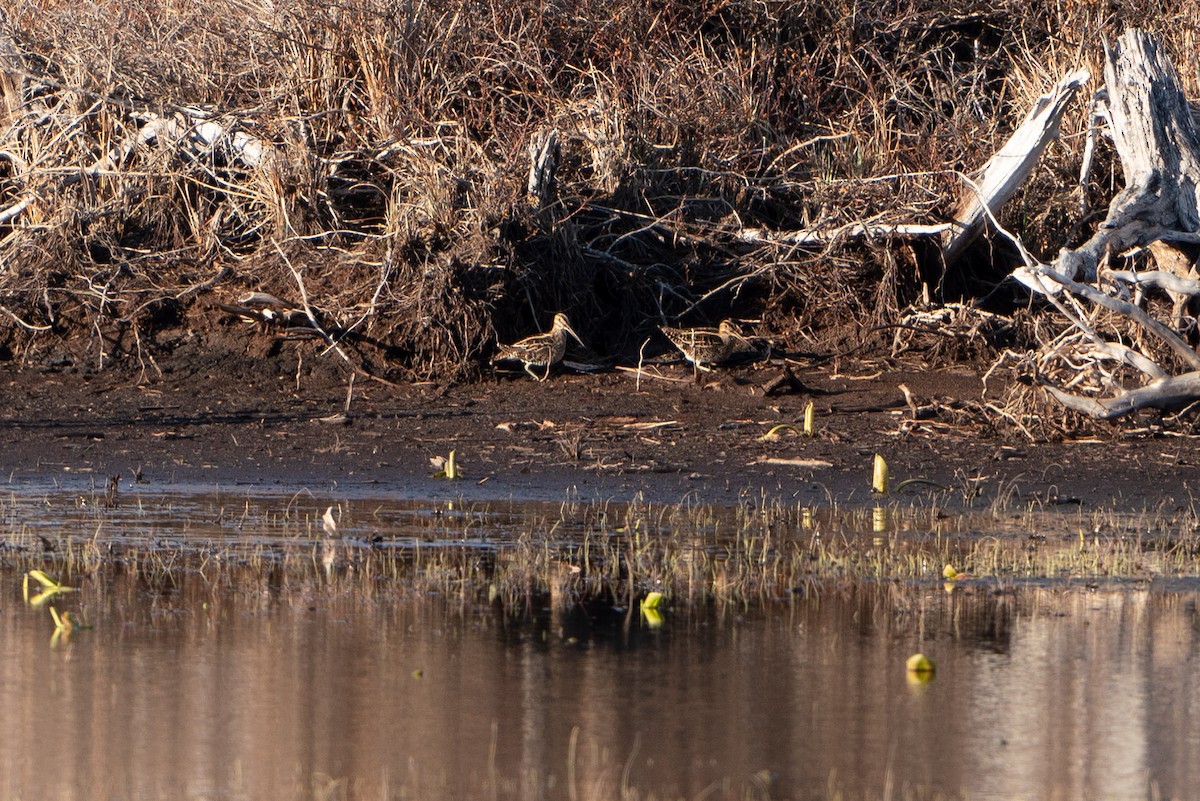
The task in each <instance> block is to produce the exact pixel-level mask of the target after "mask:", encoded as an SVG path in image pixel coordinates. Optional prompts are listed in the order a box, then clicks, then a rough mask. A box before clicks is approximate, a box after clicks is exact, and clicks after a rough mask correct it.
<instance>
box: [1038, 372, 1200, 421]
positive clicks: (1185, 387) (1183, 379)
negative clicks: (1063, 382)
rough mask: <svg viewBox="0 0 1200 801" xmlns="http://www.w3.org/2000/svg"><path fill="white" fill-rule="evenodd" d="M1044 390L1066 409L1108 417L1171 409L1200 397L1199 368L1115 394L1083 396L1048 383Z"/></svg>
mask: <svg viewBox="0 0 1200 801" xmlns="http://www.w3.org/2000/svg"><path fill="white" fill-rule="evenodd" d="M1045 390H1046V391H1047V392H1049V393H1050V394H1051V395H1052V396H1054V398H1055V399H1056V400H1057V401H1058V402H1059V403H1061V404H1062V405H1063V406H1066V407H1067V408H1068V409H1073V410H1075V411H1077V412H1082V413H1083V414H1087V415H1091V416H1092V417H1096V418H1099V419H1101V420H1111V419H1113V418H1116V417H1121V416H1123V415H1126V414H1130V413H1132V412H1136V411H1138V410H1139V409H1149V408H1154V409H1164V410H1174V409H1182V408H1183V407H1185V406H1187V405H1188V404H1191V403H1195V402H1196V401H1197V400H1200V371H1195V370H1194V371H1192V372H1189V373H1182V374H1181V375H1173V376H1168V377H1166V378H1160V379H1158V380H1156V381H1151V382H1150V383H1149V384H1146V385H1145V386H1144V387H1139V388H1137V389H1131V390H1128V391H1126V392H1122V393H1121V394H1120V395H1118V396H1117V397H1115V398H1085V397H1081V396H1079V395H1072V394H1071V393H1069V392H1064V391H1063V390H1061V389H1058V388H1057V387H1050V386H1047V387H1045Z"/></svg>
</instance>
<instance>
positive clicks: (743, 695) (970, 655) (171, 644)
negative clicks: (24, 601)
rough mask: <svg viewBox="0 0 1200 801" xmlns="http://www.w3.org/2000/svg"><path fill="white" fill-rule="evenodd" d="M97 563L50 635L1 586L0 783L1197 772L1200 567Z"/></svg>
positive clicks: (693, 789) (674, 780) (1107, 778)
mask: <svg viewBox="0 0 1200 801" xmlns="http://www.w3.org/2000/svg"><path fill="white" fill-rule="evenodd" d="M17 581H18V578H17V576H16V575H13V574H11V573H10V574H7V575H5V577H4V584H5V586H7V587H9V588H10V590H11V588H13V587H15V586H17V584H16V582H17ZM18 592H19V591H18ZM84 592H85V593H86V594H87V595H88V597H89V598H90V599H92V600H91V601H90V603H89V604H87V605H86V606H85V607H84V611H85V616H86V617H87V618H88V619H89V622H91V623H93V624H95V628H94V629H93V630H90V631H81V632H76V633H75V634H74V635H73V636H72V638H71V641H70V642H69V643H68V644H65V645H60V647H58V648H54V649H52V648H51V647H50V644H49V640H50V633H51V629H52V627H51V626H50V625H49V622H48V616H47V615H46V612H45V610H30V609H27V608H24V607H22V606H21V605H20V604H19V603H9V604H7V605H5V606H4V607H3V611H2V613H0V614H2V617H3V625H2V626H0V706H2V708H3V709H4V711H5V715H4V718H5V724H6V725H5V726H4V728H3V733H2V734H0V738H2V740H0V795H2V796H3V797H5V798H10V797H12V798H15V797H22V798H32V797H37V798H96V797H102V796H107V797H114V798H118V797H119V798H246V799H273V798H280V799H282V798H287V799H291V798H370V799H377V798H449V797H454V798H488V799H491V798H514V799H515V798H520V799H530V798H580V799H589V798H611V797H615V796H618V795H619V794H620V793H621V789H622V788H623V787H627V788H631V789H632V791H636V792H637V793H638V794H640V797H646V795H648V794H653V795H654V796H656V797H660V798H663V797H667V798H669V797H685V798H696V797H700V796H702V795H703V796H704V797H709V798H724V797H745V796H752V797H765V796H768V795H769V796H770V797H790V798H827V797H831V796H832V795H833V794H835V793H836V792H841V793H844V797H848V798H862V797H869V798H877V797H884V796H885V795H886V794H887V792H888V790H889V788H893V789H894V790H895V791H896V792H901V791H905V792H907V791H912V792H913V793H914V794H916V795H917V796H918V797H932V796H935V795H938V796H959V795H969V796H970V797H971V798H976V799H979V798H997V799H999V798H1014V797H1026V798H1056V799H1059V798H1061V799H1084V798H1089V799H1090V798H1131V797H1145V796H1147V795H1148V794H1149V793H1150V791H1151V787H1152V784H1153V786H1155V787H1157V788H1158V790H1159V791H1160V792H1161V793H1162V794H1163V795H1164V796H1181V797H1189V796H1194V795H1195V794H1196V791H1197V788H1200V775H1198V774H1200V767H1197V765H1200V762H1197V760H1196V759H1195V757H1196V756H1197V754H1200V747H1198V746H1200V722H1197V721H1200V717H1198V716H1197V715H1195V714H1193V713H1194V712H1195V711H1196V709H1197V694H1198V690H1197V687H1196V683H1195V682H1194V681H1193V679H1192V676H1193V673H1194V671H1193V669H1192V668H1193V666H1194V664H1195V657H1196V648H1197V637H1196V630H1197V629H1196V606H1195V594H1194V593H1191V592H1162V591H1158V590H1151V589H1149V588H1146V587H1142V588H1132V589H1130V588H1124V589H1120V590H1116V591H1104V590H1100V591H1089V590H1086V589H1083V588H1074V587H1066V588H1057V589H1038V588H1024V589H1020V590H1018V591H1016V592H1012V593H1005V594H996V593H995V592H993V590H992V589H991V588H988V587H982V586H980V587H975V588H971V587H968V588H966V589H965V590H959V591H956V592H955V593H953V594H947V593H945V592H944V591H943V590H942V588H941V586H940V585H938V586H936V587H905V586H899V585H892V584H885V585H857V586H854V585H847V586H844V587H826V588H823V589H822V591H821V592H819V593H816V594H809V595H806V596H797V597H796V598H794V599H793V600H792V601H791V602H778V603H774V604H772V605H770V606H768V607H767V608H765V609H763V610H759V611H756V612H753V613H751V612H748V611H746V610H738V609H733V608H725V609H720V608H717V609H712V610H709V611H706V612H704V613H701V612H687V611H683V610H672V611H668V612H667V615H666V617H667V622H666V625H665V626H663V627H662V628H660V629H656V630H650V629H648V628H647V627H645V626H643V625H642V623H641V622H640V620H639V619H638V617H637V616H635V615H627V614H625V613H623V612H622V611H620V610H618V611H617V612H611V611H610V612H609V613H607V614H603V615H598V616H597V615H595V614H587V613H585V612H584V611H583V610H579V609H566V610H558V611H551V610H549V609H541V608H532V609H530V610H529V614H528V615H521V614H516V613H514V612H513V611H511V610H510V611H508V612H504V611H501V610H499V609H498V608H495V607H480V606H472V605H464V604H463V603H461V602H459V601H457V600H449V599H445V598H438V597H430V598H414V597H411V596H409V595H404V594H403V593H401V594H398V595H397V597H393V598H389V597H381V596H380V595H379V594H378V593H375V594H365V593H354V592H342V593H332V594H331V593H327V592H322V591H321V590H320V588H318V587H317V586H316V585H312V586H306V585H293V586H284V587H274V588H273V587H271V586H270V585H269V583H263V584H261V585H260V584H256V583H254V582H250V581H248V582H246V583H245V584H241V585H236V583H235V586H226V587H216V588H214V587H213V586H212V584H211V583H210V582H208V581H206V580H205V579H203V578H201V577H200V576H197V575H182V576H179V577H178V580H177V581H175V582H171V583H167V584H162V585H159V586H147V585H146V583H145V581H144V580H143V579H139V578H137V577H135V576H122V575H116V576H108V577H97V578H96V579H94V580H92V581H91V582H90V583H89V584H88V585H87V586H85V587H84ZM8 597H10V598H13V597H14V595H13V593H12V592H11V591H10V592H9V596H8ZM593 611H594V610H593ZM916 650H922V651H924V652H925V653H927V654H929V655H930V656H932V657H933V658H934V659H935V660H936V661H937V663H938V670H937V676H936V679H935V680H934V681H933V682H932V683H930V684H927V685H913V684H910V683H909V682H908V681H907V679H906V676H905V673H904V669H903V664H904V660H905V658H906V657H907V656H908V655H909V654H910V653H912V652H914V651H916ZM706 794H707V795H706Z"/></svg>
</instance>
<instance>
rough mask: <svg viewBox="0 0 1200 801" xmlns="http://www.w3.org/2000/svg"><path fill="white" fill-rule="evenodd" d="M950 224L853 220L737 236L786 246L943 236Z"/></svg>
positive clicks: (746, 231)
mask: <svg viewBox="0 0 1200 801" xmlns="http://www.w3.org/2000/svg"><path fill="white" fill-rule="evenodd" d="M951 227H952V225H951V224H950V223H937V224H934V225H922V224H918V223H862V222H856V223H849V224H847V225H840V226H837V227H836V228H811V229H803V230H799V231H767V230H765V229H763V228H743V229H742V230H740V231H738V232H737V233H736V234H735V235H736V236H737V238H738V239H740V240H741V241H743V242H778V243H780V244H784V245H827V244H829V243H830V242H836V241H839V240H843V239H919V238H922V237H930V236H941V235H942V234H943V233H945V232H946V231H948V230H949V229H950V228H951Z"/></svg>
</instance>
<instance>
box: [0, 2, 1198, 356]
mask: <svg viewBox="0 0 1200 801" xmlns="http://www.w3.org/2000/svg"><path fill="white" fill-rule="evenodd" d="M1196 11H1197V9H1196V8H1194V7H1192V6H1191V5H1190V4H1187V3H1185V4H1183V5H1182V6H1179V7H1177V8H1176V9H1175V12H1174V16H1170V17H1168V16H1166V15H1164V13H1163V11H1162V9H1157V8H1151V7H1149V6H1144V5H1141V6H1139V5H1134V4H1118V5H1116V6H1114V5H1113V4H1111V3H1100V2H1071V3H1033V4H1029V3H1025V2H1016V0H1006V2H1000V3H978V2H973V3H968V4H967V5H965V6H962V7H960V8H959V9H958V10H956V11H955V12H954V13H948V12H946V11H945V10H943V7H942V6H940V5H939V4H935V3H925V2H917V1H916V0H910V1H909V2H903V3H900V4H899V5H897V4H895V3H882V2H867V3H854V4H838V3H833V4H830V3H824V2H822V3H818V2H799V3H795V2H782V1H781V0H770V2H743V1H742V0H735V2H728V3H719V4H711V3H710V4H696V3H692V2H682V1H680V0H665V1H664V2H660V3H656V4H650V5H647V4H645V3H640V2H633V0H618V2H605V3H599V2H585V3H583V4H582V5H581V4H579V3H574V4H566V3H557V2H552V3H549V4H545V3H534V4H530V3H524V4H523V3H522V2H521V0H518V1H517V5H516V6H514V5H513V3H512V2H509V3H495V2H485V3H477V2H463V1H462V0H455V1H453V2H447V3H432V4H426V3H413V4H407V5H399V6H398V5H396V4H395V3H389V2H383V0H345V2H339V3H292V2H276V1H275V0H213V1H212V2H207V3H204V4H194V3H184V2H171V1H169V0H163V1H161V2H155V3H151V4H134V3H129V2H124V1H119V0H101V1H100V2H94V3H89V4H83V5H80V4H77V3H65V2H58V1H57V0H18V1H17V2H16V3H13V4H10V5H9V6H8V11H7V14H8V17H9V22H10V27H11V33H12V36H13V39H14V41H15V43H16V44H17V45H18V47H19V48H20V49H21V51H22V52H23V55H24V67H23V69H24V72H23V74H22V75H20V76H19V77H20V78H22V79H23V80H24V89H23V91H24V93H25V96H24V104H23V105H21V106H20V107H19V108H17V109H16V110H15V111H14V112H13V113H12V114H10V115H9V118H8V119H7V121H5V122H4V123H3V124H2V125H0V151H2V153H3V155H4V157H3V158H0V209H4V208H9V207H11V206H12V205H13V204H15V203H18V202H20V201H22V200H28V201H29V206H28V208H27V209H26V210H25V212H24V213H23V214H22V215H20V216H19V217H16V218H15V219H13V220H12V221H11V222H9V223H7V224H0V262H2V263H3V264H4V265H5V267H4V268H3V270H0V306H2V307H3V308H2V309H0V317H2V318H3V319H0V353H2V354H3V355H4V356H6V357H7V358H9V359H11V360H15V361H17V362H20V363H39V362H40V361H42V360H45V359H48V358H53V359H59V360H62V359H68V360H71V361H73V362H75V363H79V364H84V365H87V366H100V365H106V364H108V363H110V362H113V361H116V362H122V363H128V364H133V365H135V366H136V365H139V364H140V365H141V367H143V368H144V369H147V370H153V369H156V368H157V366H158V362H159V361H161V360H163V359H165V358H168V357H170V356H171V355H173V354H175V353H177V352H178V351H179V349H181V348H193V349H195V350H196V351H198V352H205V351H209V352H212V351H218V350H225V351H231V352H235V353H236V352H239V350H242V349H250V350H253V349H252V347H251V346H250V345H247V344H245V343H246V341H248V340H249V339H251V338H252V333H251V332H249V331H245V330H243V328H242V327H241V325H240V324H237V323H235V322H234V321H233V320H232V319H231V318H230V317H229V316H228V315H226V314H222V313H220V312H217V311H214V310H213V309H212V307H211V304H212V303H214V302H226V303H229V302H232V301H233V299H235V298H236V297H237V296H238V295H240V294H242V293H243V292H245V291H247V290H259V291H265V292H270V293H272V294H275V295H277V296H279V297H281V298H284V299H287V300H289V301H291V302H293V303H296V304H299V303H300V302H301V296H300V286H299V285H300V284H303V285H304V289H305V290H306V293H307V296H308V298H309V301H310V303H311V305H312V307H313V308H314V309H315V310H316V311H317V312H318V313H319V319H320V321H321V323H322V326H323V328H324V329H325V330H326V332H328V333H330V334H331V335H333V336H334V337H336V338H339V340H340V341H341V343H342V345H343V347H344V348H345V349H346V352H347V353H348V354H350V358H351V361H352V362H353V363H354V364H355V365H356V366H359V367H362V368H364V369H366V370H367V371H368V372H372V373H375V374H379V375H384V376H389V377H392V378H400V377H411V376H435V375H436V376H443V377H454V376H467V375H471V374H473V373H475V372H476V371H478V369H479V368H480V366H481V365H483V364H485V363H486V357H487V356H488V355H489V354H490V353H491V351H492V350H493V349H494V347H495V343H496V340H497V338H499V339H501V340H511V339H513V338H516V337H517V336H521V335H525V334H528V333H530V332H532V331H535V330H540V329H542V328H544V327H545V325H546V323H547V321H548V319H549V317H550V316H551V314H552V313H553V312H554V311H557V310H566V311H568V312H569V313H571V314H572V320H574V321H578V322H577V326H578V327H579V328H580V329H581V333H582V334H583V335H584V338H585V339H586V340H587V341H588V342H589V344H591V345H592V347H593V348H594V349H595V350H596V351H597V352H599V353H601V354H611V355H622V354H626V355H627V354H629V353H632V352H634V351H635V350H636V347H637V345H638V344H639V343H640V342H641V341H642V339H644V337H645V334H646V332H647V331H649V330H651V327H652V326H653V325H654V324H655V323H658V322H663V321H666V320H675V319H682V320H683V321H684V322H701V321H713V320H716V319H720V318H722V317H725V316H731V315H733V316H742V317H761V318H762V319H763V320H764V321H765V328H766V329H768V330H770V331H772V332H774V333H779V334H783V335H787V336H792V337H793V338H798V334H799V332H801V331H807V332H810V333H811V332H813V331H816V332H821V334H822V335H823V337H824V338H825V341H826V342H829V343H830V346H831V347H836V343H837V341H838V337H842V338H843V339H845V338H846V337H848V336H851V337H852V338H857V337H858V336H859V335H858V334H857V333H856V331H857V327H858V326H861V325H869V324H871V323H877V322H883V321H890V320H891V319H892V318H893V317H894V315H895V313H896V312H897V311H898V310H899V309H900V308H902V307H903V306H905V305H906V304H907V303H909V302H910V301H911V300H912V299H913V298H914V297H916V296H917V294H919V291H920V287H921V284H922V283H923V282H924V283H928V284H929V285H930V286H931V287H934V288H935V293H939V292H940V293H943V294H944V296H945V297H948V298H951V299H953V298H955V297H958V296H960V295H962V294H964V293H965V294H967V295H968V296H969V295H974V294H982V293H984V292H986V291H987V290H988V289H989V288H990V281H991V277H994V275H995V274H996V270H995V269H994V268H992V267H990V266H989V265H988V264H987V262H986V254H985V258H984V259H983V260H976V261H975V262H973V263H971V264H968V265H967V266H966V269H964V270H961V271H956V272H954V273H953V274H950V275H946V274H943V271H942V269H941V267H940V266H939V265H938V264H937V260H936V258H935V257H934V254H931V253H929V252H926V251H925V250H923V249H921V248H919V247H918V248H912V247H908V246H899V245H897V246H886V247H883V246H880V247H873V246H868V245H864V244H862V243H851V242H840V243H834V244H833V245H831V246H829V247H827V248H824V249H819V250H796V249H794V248H788V247H783V246H776V245H769V244H761V243H760V244H755V245H748V244H744V243H739V242H738V241H737V240H736V239H735V237H734V236H733V234H734V233H735V232H736V230H737V229H739V228H741V227H742V226H765V227H768V228H779V229H792V228H801V227H820V226H829V227H832V226H836V225H839V224H842V223H845V222H849V221H854V220H906V221H937V220H938V219H940V217H941V216H942V215H944V214H946V213H947V212H948V211H949V209H950V208H951V206H952V198H953V197H954V195H955V193H956V192H957V191H958V189H959V187H958V184H957V182H956V179H955V178H954V175H953V173H954V171H955V170H969V169H973V168H975V167H977V166H979V165H981V164H982V163H983V161H984V160H985V159H986V158H987V156H989V155H990V154H991V153H992V152H993V151H994V150H995V148H996V147H997V146H998V145H999V143H1000V142H1001V141H1002V140H1003V137H1004V136H1005V134H1006V132H1007V131H1008V130H1010V129H1011V126H1013V125H1014V124H1015V123H1016V122H1017V121H1018V120H1019V118H1020V117H1021V115H1023V113H1024V112H1025V110H1026V109H1027V107H1028V105H1029V103H1030V102H1031V100H1032V98H1033V97H1035V96H1037V95H1038V94H1040V93H1041V92H1043V91H1044V90H1045V89H1046V87H1047V86H1048V84H1050V83H1051V82H1053V81H1054V80H1055V79H1057V78H1058V77H1059V76H1061V75H1062V74H1063V73H1064V72H1066V71H1068V70H1069V69H1072V68H1074V67H1075V66H1077V65H1078V64H1080V63H1081V62H1083V63H1087V64H1089V65H1090V66H1091V67H1092V68H1093V74H1098V71H1097V69H1096V67H1097V66H1098V63H1099V58H1100V52H1099V49H1098V42H1100V40H1101V39H1102V37H1108V38H1110V39H1111V38H1114V37H1115V35H1116V34H1117V33H1119V32H1120V30H1121V29H1122V28H1124V27H1125V26H1127V25H1139V24H1140V25H1145V26H1148V27H1152V28H1154V29H1157V30H1160V31H1162V32H1163V34H1164V35H1165V36H1166V37H1167V38H1168V40H1169V43H1170V45H1171V47H1172V48H1173V49H1174V50H1175V52H1177V53H1188V52H1192V51H1193V49H1194V47H1193V45H1194V43H1195V41H1196V39H1197V38H1198V37H1197V30H1198V27H1197V26H1198V25H1200V22H1197V20H1200V14H1198V13H1195V12H1196ZM1188 88H1189V89H1190V90H1193V93H1194V90H1195V88H1196V87H1195V86H1194V85H1190V86H1189V87H1188ZM188 110H192V111H191V112H189V111H188ZM193 112H196V113H198V112H203V113H204V114H205V115H207V117H206V118H207V120H208V121H212V122H217V123H219V124H220V125H221V126H222V128H223V129H224V130H225V131H226V132H227V133H233V132H241V133H244V134H246V135H248V136H250V137H252V138H253V139H254V140H257V141H259V142H261V143H263V144H265V145H266V153H267V157H266V159H265V161H264V162H263V164H262V165H261V166H259V167H257V168H254V167H250V166H248V165H247V164H246V163H245V161H244V160H243V159H241V158H240V157H239V154H238V153H237V152H236V151H234V150H231V149H230V146H229V143H228V141H226V140H222V141H221V142H219V143H218V146H216V147H209V146H205V145H197V144H195V143H192V144H190V145H188V146H177V145H174V144H171V145H168V144H166V143H165V142H164V141H162V140H159V141H157V142H155V143H150V144H148V145H143V146H140V147H138V148H136V149H134V150H132V151H131V152H129V153H127V154H125V155H124V156H122V157H119V158H116V159H114V160H113V163H112V164H109V165H105V166H106V169H103V170H99V171H97V172H95V173H94V174H84V173H83V172H82V171H83V170H85V169H86V168H88V167H90V166H92V165H96V164H98V163H99V162H100V161H101V159H103V158H104V157H105V155H106V154H108V153H109V152H110V151H111V150H112V148H114V146H116V145H118V144H120V143H122V142H128V141H131V140H130V137H134V136H136V135H137V133H138V131H139V130H144V126H145V125H146V122H147V120H148V119H149V115H150V114H155V115H159V117H164V116H165V117H170V116H171V115H173V114H177V113H185V115H186V114H191V116H185V118H181V119H183V121H184V124H185V127H187V126H195V125H196V124H197V123H198V122H199V119H200V118H199V117H197V116H195V113H193ZM1084 115H1085V108H1084V106H1083V104H1080V105H1079V107H1078V108H1075V109H1073V110H1072V112H1071V114H1070V117H1069V119H1068V121H1067V124H1066V125H1065V127H1064V132H1065V133H1066V136H1065V137H1064V139H1063V140H1062V142H1061V143H1059V144H1058V145H1056V146H1054V147H1053V148H1052V149H1051V152H1050V154H1049V160H1048V167H1047V168H1045V169H1043V170H1042V171H1041V172H1040V173H1039V175H1038V177H1037V178H1036V179H1035V180H1034V181H1033V182H1032V183H1031V184H1030V185H1029V186H1028V187H1027V188H1026V190H1025V191H1024V193H1023V194H1022V196H1021V197H1019V198H1018V199H1016V200H1015V201H1014V202H1013V203H1012V205H1011V207H1010V209H1009V210H1008V217H1009V219H1008V220H1006V223H1007V224H1009V225H1011V227H1012V229H1013V230H1014V231H1016V232H1017V233H1018V234H1019V235H1020V236H1022V238H1023V239H1024V241H1025V242H1026V243H1029V244H1030V245H1031V246H1032V247H1034V248H1035V249H1042V250H1044V251H1048V252H1052V251H1053V250H1055V249H1057V247H1059V246H1061V245H1064V244H1070V243H1069V242H1064V241H1063V232H1064V231H1067V232H1068V234H1069V236H1070V237H1071V238H1072V239H1073V240H1078V239H1080V238H1082V236H1083V235H1084V233H1086V221H1085V220H1083V219H1081V217H1080V213H1079V211H1078V197H1077V195H1076V194H1075V193H1074V190H1073V188H1072V185H1071V178H1070V176H1071V175H1072V174H1074V173H1075V172H1076V170H1077V166H1078V164H1077V162H1078V156H1079V153H1080V151H1081V149H1082V143H1081V141H1080V139H1079V138H1078V137H1077V136H1076V134H1077V133H1078V132H1079V131H1080V130H1081V129H1082V126H1083V117H1084ZM551 128H553V129H555V130H557V131H559V134H560V137H561V141H562V156H561V160H560V166H559V170H558V174H557V179H558V181H557V187H556V190H555V192H554V194H553V200H552V202H551V203H550V204H549V205H548V206H546V207H545V208H540V209H538V208H534V207H533V206H531V205H530V202H529V200H528V198H527V197H526V194H525V180H526V174H527V171H528V155H527V152H526V148H527V145H528V143H529V141H530V138H531V137H532V136H533V135H535V134H536V133H538V132H539V131H544V130H547V129H551ZM1103 162H1104V164H1103V165H1102V166H1104V169H1102V170H1101V171H1100V172H1099V173H1097V174H1096V176H1097V177H1096V180H1095V185H1094V186H1093V187H1092V188H1091V191H1090V194H1091V197H1090V200H1091V201H1092V204H1093V207H1095V206H1096V205H1101V204H1103V203H1104V202H1105V199H1106V197H1107V196H1109V195H1110V194H1111V193H1112V191H1113V190H1114V189H1115V188H1116V187H1117V185H1118V182H1119V179H1118V176H1115V175H1114V174H1113V169H1112V166H1111V163H1110V162H1111V159H1110V158H1108V157H1105V158H1104V159H1103ZM289 264H291V265H293V266H295V267H296V268H297V270H298V274H299V277H298V276H297V274H294V273H293V271H292V270H291V269H290V268H289V266H288V265H289ZM214 323H219V325H215V324H214ZM269 333H271V332H268V334H269ZM888 339H889V337H888V336H887V335H886V334H884V335H881V336H880V338H879V343H880V344H887V341H888ZM286 347H288V348H295V349H304V351H305V352H313V351H316V350H318V349H319V350H324V346H323V345H322V344H321V343H311V342H309V343H304V342H299V343H289V344H287V345H286ZM326 358H327V360H329V361H332V362H333V363H334V364H338V362H337V361H336V359H334V358H333V357H331V356H327V357H326ZM313 361H316V360H310V363H311V362H313Z"/></svg>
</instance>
